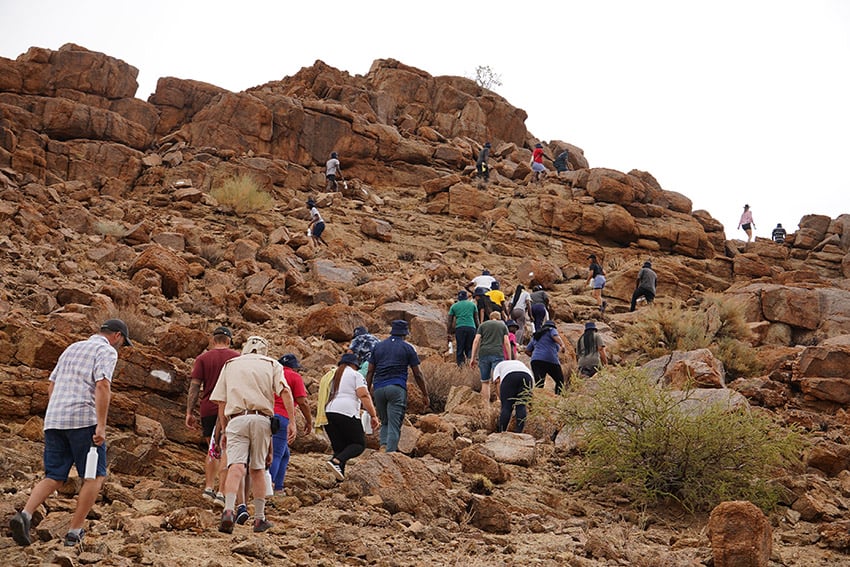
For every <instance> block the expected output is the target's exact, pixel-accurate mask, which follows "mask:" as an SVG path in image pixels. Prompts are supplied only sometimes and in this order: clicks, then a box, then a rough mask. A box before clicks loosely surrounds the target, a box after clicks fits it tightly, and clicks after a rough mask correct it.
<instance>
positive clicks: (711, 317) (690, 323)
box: [616, 294, 761, 380]
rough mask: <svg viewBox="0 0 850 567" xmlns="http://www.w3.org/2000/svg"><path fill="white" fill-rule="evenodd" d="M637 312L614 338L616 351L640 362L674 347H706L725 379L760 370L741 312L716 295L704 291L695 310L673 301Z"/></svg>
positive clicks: (660, 354) (686, 348)
mask: <svg viewBox="0 0 850 567" xmlns="http://www.w3.org/2000/svg"><path fill="white" fill-rule="evenodd" d="M641 315H642V317H641V318H640V319H639V320H637V321H635V322H634V323H633V324H631V325H629V326H628V327H627V328H626V329H625V330H624V331H623V333H622V335H621V337H620V338H619V340H618V341H617V346H616V351H617V353H618V354H620V355H622V356H625V357H627V358H629V359H632V360H633V361H635V362H638V363H642V362H646V361H648V360H651V359H653V358H658V357H659V356H664V355H666V354H669V353H671V352H672V351H674V350H683V351H688V350H696V349H700V348H707V349H709V350H711V352H712V353H713V354H714V356H716V357H717V358H718V359H719V360H720V361H721V362H723V366H724V368H725V369H726V373H727V376H728V377H729V379H732V380H734V379H735V378H739V377H742V376H744V377H746V376H754V375H756V374H757V373H758V372H760V371H761V365H760V364H759V362H758V360H757V359H756V351H755V349H754V348H753V347H752V346H750V344H749V343H748V342H747V340H748V339H749V338H750V337H751V334H752V331H750V329H749V328H748V327H747V322H746V320H745V319H744V316H743V314H742V313H741V311H740V309H739V308H738V307H737V306H736V305H735V304H734V303H732V302H730V301H727V300H725V299H723V298H722V297H721V296H719V295H714V294H707V295H706V296H705V297H703V299H702V301H701V303H700V305H699V307H698V308H697V309H688V308H687V307H685V305H684V304H682V303H681V302H676V303H674V304H672V305H654V306H653V308H652V309H644V310H642V311H641Z"/></svg>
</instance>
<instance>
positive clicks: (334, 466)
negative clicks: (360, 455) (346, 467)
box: [328, 461, 345, 480]
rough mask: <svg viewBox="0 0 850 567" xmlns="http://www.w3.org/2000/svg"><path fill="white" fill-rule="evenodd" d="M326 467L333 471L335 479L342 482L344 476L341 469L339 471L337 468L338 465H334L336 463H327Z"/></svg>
mask: <svg viewBox="0 0 850 567" xmlns="http://www.w3.org/2000/svg"><path fill="white" fill-rule="evenodd" d="M328 466H329V467H330V468H331V469H333V471H334V473H336V477H337V478H338V479H339V480H343V479H344V478H345V475H344V474H342V469H341V468H339V465H338V464H336V463H335V462H333V461H328Z"/></svg>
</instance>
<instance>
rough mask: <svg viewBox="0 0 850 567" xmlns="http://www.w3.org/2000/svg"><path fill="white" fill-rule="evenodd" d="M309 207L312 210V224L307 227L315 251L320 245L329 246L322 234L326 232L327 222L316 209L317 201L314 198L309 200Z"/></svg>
mask: <svg viewBox="0 0 850 567" xmlns="http://www.w3.org/2000/svg"><path fill="white" fill-rule="evenodd" d="M307 207H309V209H310V224H309V225H307V235H308V236H309V237H310V242H311V243H312V244H313V249H314V250H315V249H318V248H319V244H324V245H325V246H327V245H328V243H327V242H325V239H324V238H322V233H323V232H324V231H325V220H324V219H323V218H322V215H321V214H319V209H318V208H317V207H316V201H314V200H313V198H312V197H311V198H309V199H307Z"/></svg>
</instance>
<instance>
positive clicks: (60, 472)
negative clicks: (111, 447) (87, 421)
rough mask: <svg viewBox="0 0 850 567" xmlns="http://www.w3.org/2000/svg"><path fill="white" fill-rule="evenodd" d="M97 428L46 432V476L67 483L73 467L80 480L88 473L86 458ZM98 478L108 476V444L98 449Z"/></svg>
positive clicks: (50, 430) (48, 430) (49, 430)
mask: <svg viewBox="0 0 850 567" xmlns="http://www.w3.org/2000/svg"><path fill="white" fill-rule="evenodd" d="M94 430H95V426H94V425H92V426H90V427H83V428H80V429H46V430H45V431H44V476H46V477H47V478H49V479H51V480H58V481H60V482H65V481H66V480H68V473H69V472H70V471H71V465H76V466H77V474H78V475H79V476H80V478H83V476H84V475H85V473H86V457H87V456H88V453H89V449H90V448H91V446H92V436H93V435H94ZM97 476H106V442H105V441H104V442H103V443H102V444H101V445H100V447H98V448H97Z"/></svg>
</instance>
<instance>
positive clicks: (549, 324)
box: [542, 321, 555, 329]
mask: <svg viewBox="0 0 850 567" xmlns="http://www.w3.org/2000/svg"><path fill="white" fill-rule="evenodd" d="M542 328H544V329H554V328H555V322H554V321H546V322H545V323H543V327H542Z"/></svg>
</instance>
